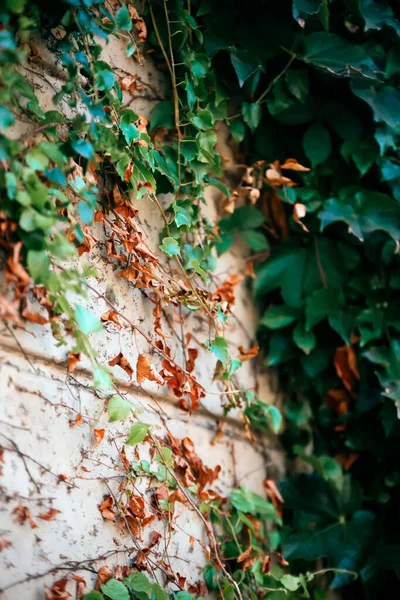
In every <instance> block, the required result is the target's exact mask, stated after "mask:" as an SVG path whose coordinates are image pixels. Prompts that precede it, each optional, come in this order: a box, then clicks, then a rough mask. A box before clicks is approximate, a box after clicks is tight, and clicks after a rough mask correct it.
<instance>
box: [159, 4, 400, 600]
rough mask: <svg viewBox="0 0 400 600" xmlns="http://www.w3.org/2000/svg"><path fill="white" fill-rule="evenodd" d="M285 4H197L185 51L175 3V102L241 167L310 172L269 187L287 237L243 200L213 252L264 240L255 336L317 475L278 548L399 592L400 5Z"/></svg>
mask: <svg viewBox="0 0 400 600" xmlns="http://www.w3.org/2000/svg"><path fill="white" fill-rule="evenodd" d="M291 4H292V3H291V2H283V3H271V2H264V3H262V2H250V3H247V4H246V5H245V6H244V5H243V3H241V2H229V3H222V2H221V3H213V2H199V3H196V2H194V3H192V15H194V16H195V17H196V23H197V25H199V26H200V30H201V32H202V37H201V35H200V33H199V31H198V27H197V25H196V26H195V25H192V27H193V33H195V39H194V40H193V41H192V44H191V50H190V51H187V50H186V49H185V47H183V49H182V44H183V43H184V42H185V41H186V40H184V39H183V40H182V39H181V37H180V36H181V35H182V36H183V37H184V34H183V33H182V26H181V24H182V22H183V20H184V19H188V15H187V12H186V11H185V7H184V6H183V5H182V4H179V3H178V8H177V14H176V17H174V19H176V20H178V21H179V24H177V25H175V26H174V27H175V29H173V32H174V34H175V35H174V37H173V40H174V44H175V46H174V47H176V51H177V52H178V51H179V52H180V53H181V54H180V61H182V62H183V63H184V64H183V65H182V66H181V67H180V69H181V70H179V68H178V80H180V81H185V88H186V92H187V98H186V97H185V94H184V93H181V99H182V104H183V106H186V105H187V104H189V108H190V103H191V102H193V103H194V98H195V97H196V98H197V99H198V100H199V101H200V102H202V103H203V104H202V106H204V111H209V112H210V113H212V114H213V115H214V117H215V118H219V119H225V120H226V122H227V123H228V124H229V126H230V129H231V134H232V137H233V139H234V140H235V142H236V143H237V144H239V148H240V152H241V153H242V162H246V164H248V165H252V164H254V163H256V161H265V163H272V162H273V161H275V160H279V161H280V162H281V163H284V161H285V160H286V159H287V158H288V157H296V159H297V160H298V161H299V163H301V164H302V165H304V166H307V167H310V169H311V170H310V172H309V173H305V172H302V171H299V172H298V173H295V176H294V177H293V179H294V180H295V182H297V183H298V185H297V186H296V187H292V186H291V185H290V186H287V185H282V186H280V187H279V196H280V198H281V200H282V202H283V203H284V207H285V213H286V218H287V220H288V225H289V235H287V236H279V235H278V236H277V235H273V236H272V235H268V233H267V237H265V235H262V230H263V229H264V231H265V230H267V231H268V230H269V229H271V225H272V223H271V219H270V218H269V217H270V215H268V213H267V214H266V213H265V210H264V215H263V214H262V212H260V211H257V209H254V208H252V207H250V206H249V207H248V208H247V209H246V208H244V207H242V208H239V209H238V210H237V211H235V212H234V213H233V215H232V216H231V217H230V218H227V219H224V220H223V221H222V222H221V232H222V241H221V243H220V245H219V249H220V251H223V250H224V249H226V248H227V247H229V245H230V244H231V242H232V239H233V234H234V232H235V231H236V232H238V233H239V235H240V234H242V237H243V239H244V240H245V241H248V243H249V244H250V246H251V248H252V250H254V251H255V252H259V251H262V250H264V249H265V248H266V247H270V253H269V255H268V257H267V259H266V260H264V261H261V262H260V263H259V264H258V266H257V268H256V273H257V279H256V281H255V294H256V297H257V299H258V300H259V302H260V303H262V305H263V306H264V309H265V312H264V314H263V315H262V318H261V323H260V332H259V340H260V344H261V346H262V348H263V350H264V352H265V355H266V364H267V365H269V366H275V365H277V366H278V368H279V372H280V375H281V380H282V383H283V386H284V389H285V390H286V394H285V395H286V402H285V413H286V418H287V426H286V430H285V432H284V434H283V436H282V440H283V442H284V445H285V447H286V448H287V450H288V452H289V454H290V455H291V456H292V457H295V456H299V457H300V460H301V461H303V462H307V463H310V464H311V465H312V467H313V468H314V471H315V472H314V474H312V475H301V476H296V477H294V478H293V479H292V480H291V481H289V482H288V483H287V484H285V486H284V487H283V490H284V496H285V511H284V523H285V524H286V539H285V540H284V542H283V549H284V551H285V556H286V557H287V558H288V559H289V560H292V561H299V565H304V564H307V563H308V564H309V563H310V562H311V563H312V562H314V561H315V560H317V559H319V558H324V559H325V560H324V562H325V564H326V565H327V566H328V567H339V568H343V569H350V570H355V571H357V572H358V573H359V574H360V575H361V577H360V578H359V579H358V581H357V582H355V583H352V584H351V585H350V586H349V587H348V588H344V590H343V593H344V594H345V595H346V594H349V597H355V596H356V597H357V598H359V597H363V596H365V597H376V594H378V593H382V594H385V591H384V590H389V589H393V588H392V587H391V586H395V587H396V589H398V585H399V584H398V581H397V573H398V570H399V566H400V562H399V561H400V546H399V544H398V542H399V533H400V529H399V520H398V510H397V505H398V499H399V490H400V488H399V486H400V473H399V467H400V465H399V454H398V450H397V442H398V439H399V434H400V427H399V422H398V416H397V403H398V402H399V401H400V396H399V389H400V388H399V380H400V364H399V342H400V337H399V333H398V332H399V317H398V310H399V294H398V289H399V285H400V284H399V270H398V269H399V257H398V249H399V238H400V206H399V202H400V187H399V183H400V160H399V153H398V139H399V135H398V133H399V125H400V110H399V108H400V92H399V89H398V83H399V72H400V69H399V57H400V40H399V33H400V21H399V20H398V16H399V15H398V14H396V13H398V12H399V7H398V6H396V3H395V2H392V3H391V4H388V3H386V2H374V1H372V0H359V1H358V0H354V1H351V2H350V1H343V2H341V1H334V2H327V0H310V1H307V2H305V1H300V0H297V1H296V0H295V2H294V3H293V7H292V5H291ZM159 10H160V11H161V10H162V4H161V3H160V9H159ZM160 20H161V17H160ZM191 22H192V21H191ZM178 30H179V31H178ZM188 66H189V67H190V68H189V69H188V68H186V67H188ZM207 69H208V72H207ZM192 89H194V92H195V94H194V95H193V93H192ZM191 97H193V100H192V101H191ZM204 114H205V115H206V113H204ZM209 126H211V119H209ZM265 166H266V165H265ZM264 168H265V167H264ZM290 173H292V171H290ZM290 173H289V174H290ZM287 174H288V172H287V171H285V173H284V175H287ZM271 183H272V184H274V182H272V181H271V180H270V179H268V178H267V179H265V178H264V179H263V183H262V192H267V193H268V192H273V191H276V186H275V185H272V186H271ZM296 206H301V208H302V210H303V214H304V213H306V216H305V217H304V218H303V219H302V222H303V224H304V225H305V228H306V229H304V228H302V227H301V225H300V224H299V222H298V219H293V218H292V214H293V210H294V208H295V207H296ZM260 208H261V209H263V206H262V205H260ZM265 223H266V225H267V226H268V225H269V228H268V227H264V226H263V224H265ZM248 231H249V234H248V233H247V232H248ZM279 238H280V239H279ZM282 238H285V239H282ZM338 348H339V350H338ZM253 414H254V412H253ZM261 422H262V419H261ZM256 424H257V423H256ZM310 443H311V444H312V446H311V447H312V456H308V454H309V452H308V451H307V455H306V454H305V449H306V448H308V450H309V448H310ZM335 457H336V458H335ZM342 465H343V466H344V468H342ZM346 471H348V473H346ZM351 581H353V578H352V577H351V576H350V575H346V574H340V573H338V574H337V575H336V576H335V577H334V578H333V580H331V582H330V584H331V585H332V586H333V587H341V586H344V585H346V584H350V582H351ZM391 593H393V592H391Z"/></svg>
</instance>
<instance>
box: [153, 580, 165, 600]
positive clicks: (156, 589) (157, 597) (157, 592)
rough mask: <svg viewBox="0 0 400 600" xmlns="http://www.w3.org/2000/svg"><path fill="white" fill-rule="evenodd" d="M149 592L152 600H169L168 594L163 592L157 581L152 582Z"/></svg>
mask: <svg viewBox="0 0 400 600" xmlns="http://www.w3.org/2000/svg"><path fill="white" fill-rule="evenodd" d="M151 594H152V596H153V598H154V600H169V596H168V594H166V593H165V592H164V590H163V589H162V587H161V586H160V585H158V583H153V585H152V588H151Z"/></svg>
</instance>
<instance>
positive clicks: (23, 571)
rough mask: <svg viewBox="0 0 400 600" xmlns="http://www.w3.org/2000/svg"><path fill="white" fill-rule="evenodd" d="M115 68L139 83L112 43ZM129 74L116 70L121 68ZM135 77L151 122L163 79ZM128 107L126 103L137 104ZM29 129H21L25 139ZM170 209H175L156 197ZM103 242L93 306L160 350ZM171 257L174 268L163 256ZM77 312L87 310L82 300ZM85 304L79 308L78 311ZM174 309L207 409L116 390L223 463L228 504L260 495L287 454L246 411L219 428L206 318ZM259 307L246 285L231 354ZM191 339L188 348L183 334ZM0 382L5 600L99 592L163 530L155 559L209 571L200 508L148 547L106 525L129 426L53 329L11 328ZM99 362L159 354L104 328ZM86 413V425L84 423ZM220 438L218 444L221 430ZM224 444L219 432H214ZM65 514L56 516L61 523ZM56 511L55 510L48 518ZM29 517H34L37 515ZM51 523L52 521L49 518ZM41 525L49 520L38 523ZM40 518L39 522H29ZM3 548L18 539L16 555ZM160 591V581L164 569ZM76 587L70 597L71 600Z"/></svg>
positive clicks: (151, 229)
mask: <svg viewBox="0 0 400 600" xmlns="http://www.w3.org/2000/svg"><path fill="white" fill-rule="evenodd" d="M37 45H38V48H39V50H40V55H41V59H40V60H38V62H37V64H35V65H33V66H32V69H31V71H32V70H34V71H35V72H36V74H34V75H32V73H31V72H29V71H27V72H26V74H27V77H30V78H32V80H33V81H34V83H35V85H36V87H37V89H38V91H39V92H40V95H41V100H42V102H43V104H44V105H46V107H47V108H49V107H50V106H51V97H52V95H53V93H54V90H56V89H58V88H59V86H60V80H59V79H58V77H57V65H56V63H54V61H53V58H52V56H51V54H50V53H49V52H48V50H47V49H46V48H45V46H44V45H43V44H41V43H40V41H39V40H38V42H37ZM105 60H107V61H108V62H109V63H110V64H112V65H113V66H114V67H115V68H116V69H117V72H119V73H120V76H121V77H124V76H126V74H133V75H135V71H134V70H133V69H132V62H131V61H128V59H126V58H125V57H124V52H123V51H122V50H121V48H120V46H119V42H118V41H117V40H114V41H113V42H112V43H111V44H109V45H108V46H107V47H106V48H105ZM118 69H120V71H118ZM136 74H138V75H139V76H140V77H141V79H142V80H143V81H145V82H147V83H150V84H151V86H152V89H150V88H148V87H145V88H144V91H143V92H141V91H139V93H138V95H139V96H142V97H139V98H134V99H133V101H132V105H131V106H132V108H134V110H136V111H137V112H140V113H145V114H146V113H147V114H148V113H149V110H150V109H151V107H152V105H153V103H154V100H152V99H151V98H152V97H154V96H158V95H162V89H163V87H164V84H163V76H162V75H160V74H159V73H157V71H156V69H155V68H154V67H153V66H152V65H151V63H150V61H149V60H147V59H146V63H145V65H144V66H140V65H138V66H137V70H136ZM130 100H132V98H131V97H130V96H129V94H128V95H127V101H130ZM21 131H25V130H24V129H23V127H21V126H20V127H19V128H17V129H16V131H15V134H16V135H19V134H20V133H21ZM220 150H221V152H222V153H223V154H224V156H225V157H227V158H231V157H230V151H229V148H228V147H227V146H226V144H225V143H224V140H223V135H221V140H220ZM160 202H161V203H165V205H167V203H168V198H162V197H161V198H160ZM216 202H218V197H213V195H212V190H211V189H210V190H209V203H208V208H207V210H208V211H209V214H210V216H211V217H212V216H213V214H214V215H215V203H216ZM132 203H133V204H134V205H135V206H136V207H137V208H138V209H139V217H140V223H141V228H142V232H143V234H144V235H145V239H146V243H147V244H148V246H149V247H150V248H151V250H152V251H153V252H154V253H156V254H160V251H159V250H158V245H159V233H160V231H161V229H162V226H163V223H162V219H161V216H160V213H159V210H158V208H157V206H155V205H154V204H152V203H151V202H150V201H149V200H148V199H146V198H143V199H141V200H139V201H137V202H135V200H134V198H132ZM93 233H94V235H95V237H96V238H97V240H98V242H97V244H96V246H95V248H94V249H93V250H92V251H91V252H90V253H86V254H84V255H83V256H82V257H81V259H80V260H81V261H83V260H86V261H88V262H89V263H90V264H91V265H92V266H95V267H96V269H97V276H95V277H91V278H90V282H89V283H90V285H91V286H92V288H93V290H94V291H93V292H90V294H89V295H88V298H87V302H86V306H87V307H88V308H90V309H91V310H92V311H93V312H94V313H95V314H96V315H98V316H101V315H103V314H104V313H105V312H106V311H107V310H109V305H108V303H107V300H109V301H110V302H112V304H113V305H114V306H115V307H116V308H117V309H118V311H120V312H121V313H123V314H124V315H125V316H126V317H127V318H128V319H129V320H130V321H131V322H133V323H135V324H136V325H138V326H139V327H140V328H141V329H142V330H143V332H144V333H145V334H146V335H147V336H148V337H149V338H151V339H155V337H154V336H155V334H154V331H153V321H154V319H153V317H152V309H153V307H154V305H153V304H152V303H151V302H150V301H149V299H148V298H147V297H146V294H145V293H144V292H143V291H141V290H136V289H133V288H132V287H131V286H130V285H129V283H128V282H127V281H125V280H123V279H121V278H117V277H116V272H117V271H118V268H117V266H116V265H115V264H112V262H110V261H109V259H107V257H106V255H105V250H104V231H103V226H102V224H101V223H97V224H95V226H94V227H93ZM243 255H244V253H243V248H241V247H240V246H239V245H235V246H234V247H233V249H232V251H231V252H229V253H227V254H225V255H223V257H222V258H221V259H219V261H218V267H217V270H216V273H215V277H213V285H214V286H217V285H218V284H220V283H221V282H223V281H224V280H225V279H226V277H227V276H229V275H233V274H244V271H245V261H244V259H243ZM160 260H165V257H164V258H163V257H160ZM80 302H81V301H80ZM81 303H82V302H81ZM182 313H183V315H184V319H181V316H182V315H181V311H179V310H178V308H172V309H171V308H167V309H166V311H165V313H164V314H163V316H162V327H163V330H164V332H165V333H167V334H168V335H169V336H170V338H169V339H168V345H169V347H170V348H171V351H172V356H173V358H174V360H176V362H177V363H178V364H185V360H187V349H188V346H190V347H193V348H196V349H197V350H198V351H199V356H198V358H197V361H196V366H195V370H194V374H195V376H196V378H197V379H198V380H199V381H200V382H201V384H202V385H203V386H204V388H206V390H207V392H208V393H207V395H206V397H205V398H204V399H203V401H202V407H201V408H200V409H199V410H198V411H197V412H196V413H195V414H193V415H191V414H189V413H186V412H183V411H181V410H179V409H178V407H177V400H176V398H172V397H171V396H170V395H169V393H168V390H167V389H160V388H159V387H158V386H157V385H156V384H155V383H152V382H148V381H146V382H145V383H143V384H141V385H138V384H136V383H132V381H135V375H134V377H133V380H130V378H129V377H128V375H127V374H126V373H125V372H124V371H123V370H121V369H120V367H118V366H115V367H113V368H112V370H113V374H114V376H115V378H116V385H117V386H118V388H119V390H120V392H121V394H123V395H126V397H127V398H128V399H130V400H131V401H132V402H133V404H134V405H135V414H136V416H137V417H138V418H140V420H141V421H144V422H146V423H149V424H151V425H153V431H154V432H155V434H157V435H159V436H163V435H165V434H166V432H167V431H169V432H170V433H171V434H172V435H173V436H175V437H176V438H178V439H180V440H181V439H183V438H185V437H188V438H190V439H191V440H192V441H193V443H194V447H195V450H196V452H197V454H198V455H199V456H200V458H201V459H202V460H203V461H204V463H205V465H207V466H209V467H215V466H216V465H220V466H221V472H220V475H219V478H218V480H217V481H216V483H215V484H214V485H213V488H214V489H215V490H216V491H217V492H218V493H220V494H222V495H225V494H227V493H229V490H231V489H232V488H234V487H237V486H238V485H243V486H246V487H249V488H251V489H252V490H254V491H256V492H258V493H261V494H263V493H264V492H263V486H262V481H263V479H264V478H265V476H266V475H269V476H271V475H274V474H275V472H276V470H281V468H282V464H281V463H282V461H281V455H280V453H279V450H278V449H277V448H273V447H272V446H271V445H270V444H269V445H266V443H265V442H261V441H260V440H258V441H257V440H251V439H249V438H248V437H246V434H245V431H244V427H243V419H241V418H240V414H239V412H240V411H237V414H235V413H232V414H231V415H230V417H229V418H228V419H226V425H224V426H222V425H221V424H222V423H223V420H222V419H221V417H222V415H223V411H222V408H221V399H222V395H221V391H222V387H221V384H220V383H218V382H217V381H213V373H214V369H215V364H216V359H215V357H213V355H212V354H211V353H210V352H209V351H207V350H206V349H205V347H204V343H205V341H206V340H207V339H208V321H207V319H206V318H205V317H203V316H201V315H200V314H199V313H189V311H186V310H185V309H183V310H182ZM255 323H256V309H255V307H254V305H253V302H252V299H251V294H250V292H249V290H248V289H247V286H246V280H245V278H244V280H243V282H242V283H240V284H239V286H238V288H237V299H236V308H235V316H234V318H231V319H230V326H229V327H228V328H227V329H226V337H227V339H228V341H229V343H230V344H231V347H232V348H236V347H237V348H238V347H239V346H244V347H247V348H250V347H251V345H252V344H253V343H254V339H255ZM188 333H190V334H191V339H190V342H189V344H188V343H187V342H186V340H187V337H186V336H187V334H188ZM0 335H1V352H0V381H1V384H0V385H1V404H2V410H1V419H0V436H1V437H0V440H1V446H2V447H3V448H4V453H3V456H2V461H3V462H2V463H1V464H0V466H1V467H2V475H1V478H0V485H1V487H0V490H1V508H0V542H1V545H0V549H1V547H2V546H3V548H2V551H1V554H0V564H1V570H2V577H1V584H0V587H1V588H2V589H3V590H4V593H3V596H2V597H3V598H4V600H11V599H15V598H18V599H19V600H36V598H37V599H39V598H43V597H44V592H43V590H44V586H45V585H47V586H50V585H51V584H52V582H54V581H55V580H56V579H59V578H60V577H61V576H63V575H64V574H65V573H66V572H70V571H71V570H72V569H74V573H77V574H80V575H82V576H83V577H84V578H85V579H86V581H87V582H88V588H87V589H91V586H92V585H93V582H94V580H95V577H96V576H95V573H94V571H95V570H98V569H99V567H100V566H102V565H105V564H108V565H110V566H115V565H117V564H119V565H126V564H128V563H129V562H130V561H132V559H133V558H134V557H135V556H136V555H137V552H138V548H140V547H141V546H143V545H146V543H148V538H149V535H150V530H157V531H159V532H160V533H161V534H162V536H163V538H162V540H161V541H160V543H159V545H158V546H157V547H156V549H155V552H156V553H158V554H159V556H162V554H163V551H164V548H165V545H168V557H169V558H168V561H170V564H168V567H166V568H171V570H172V571H173V572H174V573H179V574H180V575H182V576H183V577H186V578H187V580H188V581H189V582H196V581H197V580H198V578H199V574H200V571H201V568H202V566H204V564H205V563H206V562H207V546H208V540H207V536H206V535H205V531H204V526H203V523H202V522H201V519H200V518H199V517H198V515H196V514H195V512H194V511H193V510H190V508H188V507H185V506H184V505H183V504H180V503H177V505H176V511H177V513H178V514H179V517H178V519H177V521H176V525H174V527H173V530H172V531H168V528H167V527H166V526H165V523H163V522H162V521H157V520H156V521H155V522H154V523H153V524H152V527H151V528H148V529H146V530H145V532H144V535H143V543H142V542H141V541H140V540H138V539H137V537H135V536H132V535H130V534H129V533H128V532H127V530H126V528H125V529H124V530H121V528H120V527H118V526H117V525H116V524H115V523H114V522H113V521H111V520H105V519H103V517H102V514H101V513H100V511H99V505H100V504H101V503H102V501H103V499H104V498H105V497H106V496H107V495H110V494H111V495H114V494H117V493H118V487H119V485H120V482H121V478H122V477H123V475H124V471H123V464H122V461H121V451H122V448H123V445H124V441H125V440H126V437H127V434H128V432H129V429H130V426H131V425H132V422H134V420H135V418H134V415H132V418H131V419H127V420H126V421H121V422H116V423H111V424H110V423H109V422H108V417H107V414H106V412H105V402H104V399H103V397H102V396H101V395H100V394H99V393H97V392H96V390H93V389H92V387H91V386H92V379H91V376H90V371H89V368H88V367H89V365H88V364H86V363H85V362H84V361H83V362H80V363H79V364H78V365H77V368H76V370H75V371H74V372H73V373H71V372H69V371H68V368H67V351H68V349H69V348H68V347H65V346H61V347H60V346H57V344H56V342H55V341H54V339H53V337H52V335H51V332H50V329H49V326H48V325H33V324H27V326H26V328H24V329H23V328H20V327H17V326H15V325H12V324H7V323H3V324H2V325H1V326H0ZM91 338H92V339H91V341H92V343H93V346H94V347H95V348H96V350H97V351H98V354H99V358H100V361H101V362H102V363H104V364H107V363H108V362H109V361H110V360H111V359H112V358H114V357H115V356H116V355H117V354H118V353H119V352H122V353H123V355H124V356H125V357H127V359H128V360H129V363H130V364H131V365H133V366H134V365H135V364H136V360H137V356H138V354H143V353H144V354H146V355H148V356H149V357H150V358H151V362H152V364H153V365H154V366H155V367H157V365H158V360H159V359H158V357H157V355H155V354H154V353H152V349H151V347H149V345H148V343H147V342H146V340H145V338H144V337H142V336H141V335H140V334H138V333H137V332H136V333H135V332H133V331H132V328H131V327H129V325H128V324H127V322H125V323H124V325H123V326H122V327H118V326H117V325H116V324H113V323H110V322H108V323H106V324H105V327H104V331H103V332H100V333H98V334H93V335H92V336H91ZM259 370H260V365H259V363H257V362H256V361H249V362H247V363H245V365H244V367H243V368H242V369H241V371H240V376H239V379H240V384H241V386H242V387H243V388H253V389H256V390H257V392H258V396H259V398H260V399H261V400H262V401H264V402H266V403H271V402H276V401H277V397H276V394H275V393H274V392H273V390H272V387H271V386H272V384H271V381H270V379H269V377H268V376H267V375H266V374H265V372H264V374H262V375H261V374H260V373H259V372H258V371H259ZM78 415H80V416H81V417H78V418H77V416H78ZM223 427H225V429H224V430H223V435H222V429H223ZM97 429H105V436H104V439H103V440H102V441H101V443H99V444H97V443H96V439H95V435H94V430H97ZM216 434H218V435H216ZM126 453H127V458H128V460H133V459H135V458H136V459H137V455H135V450H134V448H132V447H130V446H127V447H126ZM139 454H140V458H141V459H144V458H146V457H147V454H148V446H146V445H145V444H143V445H140V446H139ZM138 486H139V488H140V489H141V491H144V492H146V494H147V497H149V498H150V492H151V490H148V489H147V487H148V482H146V481H145V480H144V479H143V481H142V482H139V483H138ZM54 510H55V511H59V512H57V513H54ZM51 511H53V512H51ZM30 516H31V517H30ZM49 516H51V517H52V518H51V520H47V519H48V518H49ZM42 517H44V518H42ZM30 518H32V519H33V520H34V522H33V521H30ZM7 542H10V544H8V543H7ZM158 577H159V581H160V582H163V581H164V575H163V574H162V572H160V571H158ZM76 585H77V583H76V582H74V581H73V580H71V583H70V584H69V587H68V589H69V591H70V592H71V594H73V597H75V591H74V586H76Z"/></svg>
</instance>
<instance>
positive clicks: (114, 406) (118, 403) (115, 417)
mask: <svg viewBox="0 0 400 600" xmlns="http://www.w3.org/2000/svg"><path fill="white" fill-rule="evenodd" d="M131 410H132V407H131V405H130V403H129V402H127V401H126V400H124V399H123V398H121V396H113V397H112V398H111V399H110V400H109V402H108V404H107V412H108V418H109V421H110V423H113V422H114V421H122V420H123V419H127V418H128V417H129V415H130V414H131Z"/></svg>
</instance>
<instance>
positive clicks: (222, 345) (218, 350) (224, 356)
mask: <svg viewBox="0 0 400 600" xmlns="http://www.w3.org/2000/svg"><path fill="white" fill-rule="evenodd" d="M206 345H207V348H208V349H209V350H211V352H212V353H213V354H214V355H215V356H216V357H217V358H218V360H220V361H221V362H222V364H223V365H224V367H226V365H227V362H228V359H229V347H228V342H227V341H226V339H225V338H223V337H216V338H215V340H214V341H213V342H211V343H210V342H207V343H206Z"/></svg>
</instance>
